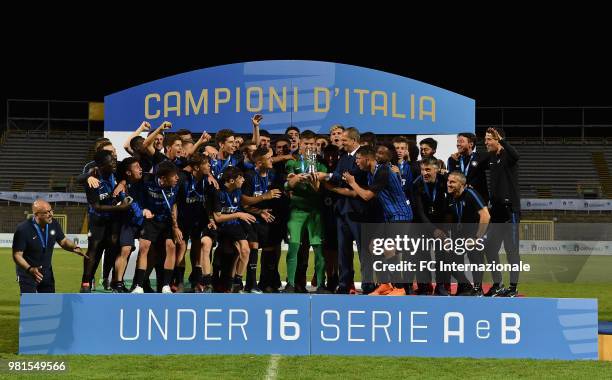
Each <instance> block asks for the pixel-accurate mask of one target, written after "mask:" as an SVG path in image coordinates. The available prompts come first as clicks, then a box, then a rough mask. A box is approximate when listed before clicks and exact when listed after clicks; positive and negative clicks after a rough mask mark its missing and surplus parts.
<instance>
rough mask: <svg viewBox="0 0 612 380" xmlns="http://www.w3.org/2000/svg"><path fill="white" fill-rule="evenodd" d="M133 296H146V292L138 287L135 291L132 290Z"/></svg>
mask: <svg viewBox="0 0 612 380" xmlns="http://www.w3.org/2000/svg"><path fill="white" fill-rule="evenodd" d="M132 294H144V290H143V289H142V287H140V286H138V285H136V287H135V288H134V290H132Z"/></svg>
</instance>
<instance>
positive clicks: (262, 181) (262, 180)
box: [255, 170, 270, 193]
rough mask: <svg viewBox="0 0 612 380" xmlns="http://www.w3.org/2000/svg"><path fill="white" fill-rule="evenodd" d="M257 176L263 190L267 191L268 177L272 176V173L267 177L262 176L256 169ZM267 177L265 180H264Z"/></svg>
mask: <svg viewBox="0 0 612 380" xmlns="http://www.w3.org/2000/svg"><path fill="white" fill-rule="evenodd" d="M255 177H257V178H258V179H257V184H258V185H259V187H260V189H261V192H262V193H265V192H266V191H268V178H269V177H270V173H268V175H266V176H265V177H262V176H260V175H259V172H258V171H257V170H256V171H255ZM264 178H265V181H264Z"/></svg>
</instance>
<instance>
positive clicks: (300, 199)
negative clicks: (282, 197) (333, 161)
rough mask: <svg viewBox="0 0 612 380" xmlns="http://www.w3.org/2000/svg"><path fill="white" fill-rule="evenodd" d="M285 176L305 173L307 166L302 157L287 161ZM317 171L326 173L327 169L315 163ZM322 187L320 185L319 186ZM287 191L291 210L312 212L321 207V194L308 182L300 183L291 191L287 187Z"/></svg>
mask: <svg viewBox="0 0 612 380" xmlns="http://www.w3.org/2000/svg"><path fill="white" fill-rule="evenodd" d="M285 168H286V170H287V174H291V173H294V174H301V173H305V172H306V171H307V169H308V164H307V163H306V161H305V160H304V159H302V157H301V156H300V157H298V159H297V160H296V159H293V160H289V161H287V164H286V165H285ZM317 171H319V172H323V173H327V168H326V167H325V165H323V164H322V163H320V162H317ZM321 186H322V185H321ZM287 189H288V190H291V191H292V195H291V201H290V205H291V207H292V208H298V209H301V210H307V211H314V210H319V208H320V207H321V193H320V192H319V191H315V189H314V188H313V187H312V185H311V184H310V183H309V182H300V183H298V184H297V185H295V187H294V188H293V189H290V188H288V187H287Z"/></svg>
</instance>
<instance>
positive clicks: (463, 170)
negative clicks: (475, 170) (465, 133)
mask: <svg viewBox="0 0 612 380" xmlns="http://www.w3.org/2000/svg"><path fill="white" fill-rule="evenodd" d="M473 158H474V153H472V154H470V160H469V161H468V163H467V165H465V166H464V165H463V156H461V157H459V164H460V165H461V173H463V175H465V176H466V177H467V174H468V172H469V171H470V164H471V163H472V159H473Z"/></svg>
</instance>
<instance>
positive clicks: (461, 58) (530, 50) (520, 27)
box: [0, 17, 612, 120]
mask: <svg viewBox="0 0 612 380" xmlns="http://www.w3.org/2000/svg"><path fill="white" fill-rule="evenodd" d="M208 19H210V17H208V18H206V20H208ZM569 20H571V19H560V20H558V21H559V22H558V23H557V25H555V26H552V27H550V26H548V25H547V26H546V27H544V26H542V25H538V24H539V23H538V22H537V21H535V26H534V27H532V28H530V27H528V26H526V25H524V23H523V22H522V21H521V22H510V23H506V24H503V25H501V27H500V28H499V29H503V30H502V32H501V33H499V34H496V33H495V32H494V31H492V30H491V29H490V28H492V27H493V26H494V25H495V24H496V20H494V19H492V20H489V21H488V22H487V23H483V22H480V23H478V24H477V25H472V26H470V27H465V28H463V27H461V28H459V29H457V30H454V29H450V30H448V31H446V32H443V33H442V34H438V35H436V34H427V35H424V34H422V33H421V34H417V33H415V32H414V31H411V30H408V29H403V28H402V25H401V24H399V23H397V22H395V23H394V21H389V24H390V25H395V26H391V27H390V28H388V29H385V27H384V25H385V24H384V23H382V24H377V25H379V28H380V29H379V30H378V31H377V30H376V29H371V28H369V27H363V28H361V29H363V30H362V31H361V33H360V32H359V31H356V30H358V29H360V28H359V25H360V24H359V23H355V24H353V25H352V26H351V24H350V23H349V24H348V26H344V25H343V26H339V27H336V25H334V24H329V23H327V24H326V21H325V20H323V21H322V23H323V24H322V25H323V26H321V27H313V30H311V31H308V33H304V30H303V29H302V30H301V32H300V34H296V33H295V31H294V30H291V28H289V27H287V26H286V25H274V26H273V27H272V29H271V30H275V31H276V33H273V34H271V33H270V32H269V31H265V30H264V31H261V32H258V31H257V28H253V27H251V26H249V27H247V28H246V29H244V30H245V31H244V33H245V34H244V38H239V37H236V34H235V33H234V34H231V36H230V37H227V38H221V37H219V35H227V34H224V33H223V32H222V31H221V30H220V29H219V27H213V26H207V25H206V23H205V22H202V25H193V24H189V23H185V24H180V23H178V22H176V21H172V22H170V23H169V25H170V27H169V28H168V30H167V31H163V32H162V31H160V30H159V28H158V29H156V28H155V27H154V25H155V23H156V22H157V21H155V22H153V21H151V20H149V21H147V22H144V23H143V24H142V25H143V26H141V25H137V24H138V22H137V20H131V19H129V18H123V19H121V20H120V21H117V24H115V20H114V19H113V20H108V23H106V24H102V23H100V22H97V23H90V22H88V21H87V20H81V21H79V22H77V23H58V24H48V23H46V24H44V25H39V24H38V23H37V22H36V20H28V23H24V24H19V25H9V26H8V27H7V26H3V28H4V30H3V31H4V32H5V36H6V41H5V43H4V44H3V48H2V52H3V59H2V61H3V65H2V67H1V68H0V76H1V77H0V78H1V79H0V83H1V86H0V87H1V95H2V99H0V111H1V112H2V113H1V114H0V117H2V120H4V118H5V111H6V110H5V103H6V99H7V98H26V99H66V100H97V101H101V100H103V97H104V95H107V94H110V93H112V92H115V91H119V90H122V89H125V88H128V87H131V86H134V85H138V84H141V83H145V82H148V81H151V80H155V79H159V78H162V77H165V76H168V75H173V74H178V73H182V72H185V71H189V70H194V69H200V68H205V67H210V66H215V65H219V64H226V63H236V62H243V61H251V60H264V59H312V60H323V61H332V62H339V63H347V64H353V65H358V66H365V67H369V68H374V69H379V70H384V71H388V72H392V73H395V74H399V75H402V76H406V77H410V78H413V79H416V80H420V81H423V82H426V83H430V84H433V85H436V86H439V87H442V88H445V89H448V90H451V91H454V92H457V93H460V94H463V95H466V96H468V97H471V98H474V99H476V102H477V103H476V104H477V106H612V91H611V90H612V74H611V73H612V62H611V58H610V55H611V54H610V53H608V52H607V51H606V49H609V48H610V44H609V43H608V42H607V41H605V40H606V39H607V38H605V36H606V35H608V34H609V33H608V32H605V24H600V23H593V24H592V25H589V26H587V27H582V26H581V27H580V30H579V31H578V32H577V29H576V28H575V26H574V25H572V24H570V23H569ZM329 21H330V20H327V22H329ZM531 21H533V20H531ZM379 22H380V21H379ZM466 22H467V21H466ZM126 24H127V25H130V24H131V26H127V27H125V25H126ZM458 24H459V25H460V24H461V23H460V22H459V23H458ZM117 25H121V27H118V26H117ZM145 25H146V27H144V26H145ZM186 25H188V26H190V27H189V28H186V27H185V26H186ZM380 25H382V26H380ZM531 26H533V23H532V25H531ZM109 28H110V29H113V30H114V32H113V33H114V35H110V34H109V32H108V29H109ZM267 30H270V28H268V29H267ZM422 31H423V29H421V32H422ZM375 32H377V33H375ZM302 33H303V34H302ZM77 35H78V36H79V38H77V37H76V36H77ZM83 36H84V38H83ZM372 36H374V37H375V38H374V39H373V38H372Z"/></svg>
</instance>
